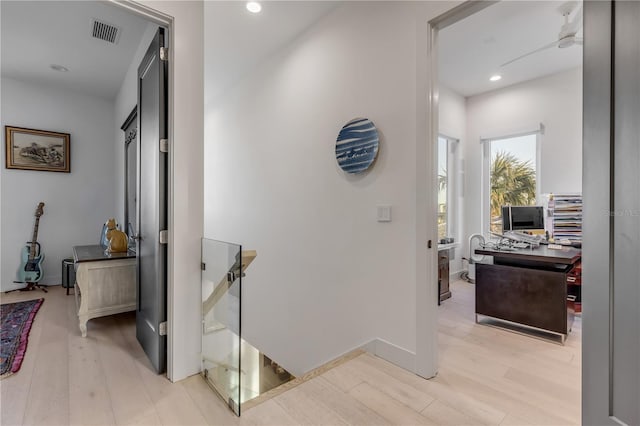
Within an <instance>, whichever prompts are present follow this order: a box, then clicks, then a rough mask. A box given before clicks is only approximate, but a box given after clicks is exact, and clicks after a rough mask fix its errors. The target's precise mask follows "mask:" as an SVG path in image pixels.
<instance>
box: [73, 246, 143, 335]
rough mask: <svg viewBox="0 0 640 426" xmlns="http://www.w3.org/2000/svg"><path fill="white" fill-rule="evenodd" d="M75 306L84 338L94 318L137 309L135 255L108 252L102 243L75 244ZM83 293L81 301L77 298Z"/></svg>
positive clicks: (131, 253) (132, 253) (130, 252)
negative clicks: (100, 244)
mask: <svg viewBox="0 0 640 426" xmlns="http://www.w3.org/2000/svg"><path fill="white" fill-rule="evenodd" d="M73 259H74V261H75V267H76V291H75V293H76V307H77V309H78V322H79V326H80V332H81V333H82V337H87V321H89V320H90V319H92V318H98V317H103V316H107V315H113V314H119V313H121V312H128V311H134V310H135V309H136V290H137V289H136V254H135V253H134V252H132V251H129V252H127V253H105V250H104V248H102V246H99V245H92V246H75V247H73ZM78 296H80V301H78Z"/></svg>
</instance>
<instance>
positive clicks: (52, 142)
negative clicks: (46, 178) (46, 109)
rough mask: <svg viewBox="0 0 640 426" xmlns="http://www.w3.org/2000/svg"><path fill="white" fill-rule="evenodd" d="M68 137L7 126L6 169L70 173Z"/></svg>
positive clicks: (66, 134) (67, 135) (67, 134)
mask: <svg viewBox="0 0 640 426" xmlns="http://www.w3.org/2000/svg"><path fill="white" fill-rule="evenodd" d="M70 139H71V137H70V136H69V133H57V132H47V131H44V130H34V129H23V128H21V127H12V126H5V144H6V152H7V158H6V161H7V162H6V165H7V169H22V170H43V171H47V172H63V173H70V172H71V164H70V154H71V153H70V151H69V142H70Z"/></svg>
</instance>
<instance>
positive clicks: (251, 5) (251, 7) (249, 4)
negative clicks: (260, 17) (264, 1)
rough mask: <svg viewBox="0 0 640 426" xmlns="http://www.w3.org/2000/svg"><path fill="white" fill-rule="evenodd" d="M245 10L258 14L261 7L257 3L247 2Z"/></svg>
mask: <svg viewBox="0 0 640 426" xmlns="http://www.w3.org/2000/svg"><path fill="white" fill-rule="evenodd" d="M247 10H248V11H249V12H251V13H258V12H260V11H261V10H262V6H261V5H260V3H258V2H257V1H250V2H247Z"/></svg>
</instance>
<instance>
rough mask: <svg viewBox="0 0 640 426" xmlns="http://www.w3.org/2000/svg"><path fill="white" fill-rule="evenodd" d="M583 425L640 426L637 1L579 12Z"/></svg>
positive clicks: (596, 4)
mask: <svg viewBox="0 0 640 426" xmlns="http://www.w3.org/2000/svg"><path fill="white" fill-rule="evenodd" d="M584 12H585V13H584V39H585V45H584V149H583V161H584V164H583V170H584V172H583V187H584V232H585V233H584V248H583V292H582V296H583V343H582V353H583V367H582V369H583V372H582V421H583V423H584V424H586V425H615V424H628V425H638V424H640V308H639V307H640V29H639V26H638V22H640V2H636V1H618V2H610V1H586V2H585V5H584Z"/></svg>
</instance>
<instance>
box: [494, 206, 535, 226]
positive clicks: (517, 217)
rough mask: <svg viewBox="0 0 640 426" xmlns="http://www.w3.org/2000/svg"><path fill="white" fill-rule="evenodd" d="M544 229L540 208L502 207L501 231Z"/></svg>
mask: <svg viewBox="0 0 640 426" xmlns="http://www.w3.org/2000/svg"><path fill="white" fill-rule="evenodd" d="M535 229H539V230H541V229H544V209H543V208H542V206H502V230H503V231H530V230H535Z"/></svg>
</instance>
